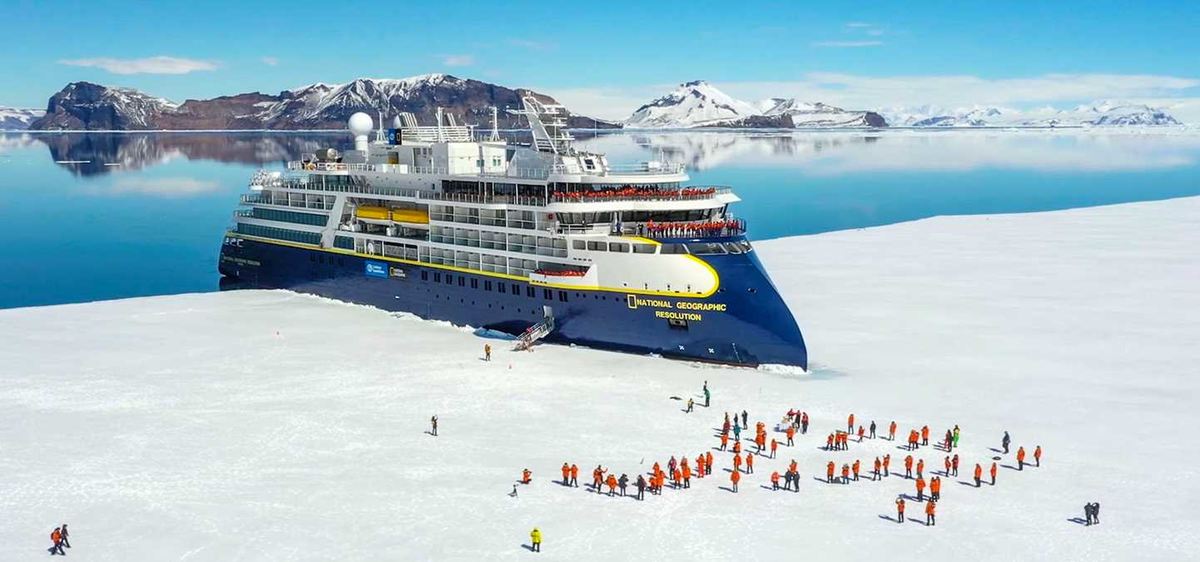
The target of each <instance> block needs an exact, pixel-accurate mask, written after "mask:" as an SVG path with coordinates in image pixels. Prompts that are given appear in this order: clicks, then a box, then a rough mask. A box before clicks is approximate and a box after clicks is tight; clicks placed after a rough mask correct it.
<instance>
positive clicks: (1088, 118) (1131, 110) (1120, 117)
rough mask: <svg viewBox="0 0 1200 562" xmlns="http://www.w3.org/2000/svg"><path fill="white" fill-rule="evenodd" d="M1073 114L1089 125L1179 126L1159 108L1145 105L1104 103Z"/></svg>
mask: <svg viewBox="0 0 1200 562" xmlns="http://www.w3.org/2000/svg"><path fill="white" fill-rule="evenodd" d="M1071 114H1072V115H1073V116H1076V118H1078V119H1080V120H1081V122H1083V123H1085V124H1088V125H1096V126H1103V125H1178V124H1179V121H1176V120H1175V118H1174V117H1171V116H1170V115H1169V114H1167V112H1166V111H1163V110H1162V109H1159V108H1154V107H1150V106H1148V105H1143V104H1123V103H1118V102H1113V101H1102V102H1098V103H1096V104H1093V105H1081V106H1078V107H1076V108H1075V109H1074V110H1073V111H1072V112H1071Z"/></svg>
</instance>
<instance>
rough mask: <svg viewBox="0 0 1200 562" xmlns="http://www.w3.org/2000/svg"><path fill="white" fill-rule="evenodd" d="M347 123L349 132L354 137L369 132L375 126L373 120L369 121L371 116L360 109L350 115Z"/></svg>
mask: <svg viewBox="0 0 1200 562" xmlns="http://www.w3.org/2000/svg"><path fill="white" fill-rule="evenodd" d="M349 125H350V132H351V133H354V136H356V137H361V136H363V135H365V134H367V133H370V132H371V130H372V129H374V128H375V122H374V121H371V116H370V115H367V114H366V113H363V112H361V111H360V112H358V113H355V114H354V115H351V116H350V123H349Z"/></svg>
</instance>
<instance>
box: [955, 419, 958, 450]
mask: <svg viewBox="0 0 1200 562" xmlns="http://www.w3.org/2000/svg"><path fill="white" fill-rule="evenodd" d="M954 448H955V449H957V448H958V424H955V425H954Z"/></svg>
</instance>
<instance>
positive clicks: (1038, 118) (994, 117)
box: [880, 101, 1179, 128]
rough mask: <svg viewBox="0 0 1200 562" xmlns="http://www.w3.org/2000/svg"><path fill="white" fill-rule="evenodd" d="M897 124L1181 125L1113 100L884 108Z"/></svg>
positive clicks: (1156, 112) (1159, 113)
mask: <svg viewBox="0 0 1200 562" xmlns="http://www.w3.org/2000/svg"><path fill="white" fill-rule="evenodd" d="M880 113H882V114H883V115H884V116H885V117H886V118H887V120H888V123H890V124H891V125H892V126H893V127H960V128H961V127H1104V126H1127V125H1139V126H1146V125H1152V126H1157V125H1178V124H1179V122H1178V121H1176V120H1175V118H1174V117H1171V116H1170V115H1169V114H1167V113H1166V112H1165V111H1163V110H1162V109H1157V108H1153V107H1150V106H1147V105H1142V104H1122V103H1117V102H1112V101H1103V102H1097V103H1094V104H1091V105H1081V106H1078V107H1075V108H1072V109H1067V110H1058V109H1054V108H1052V107H1043V108H1036V109H1027V110H1017V109H1010V108H1002V107H990V106H974V107H962V108H957V109H951V110H947V109H943V108H940V107H937V106H931V105H926V106H920V107H912V108H908V107H895V108H889V109H884V110H881V111H880Z"/></svg>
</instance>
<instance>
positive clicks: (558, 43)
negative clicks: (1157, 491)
mask: <svg viewBox="0 0 1200 562" xmlns="http://www.w3.org/2000/svg"><path fill="white" fill-rule="evenodd" d="M2 4H3V12H2V13H4V14H5V21H4V24H3V30H4V33H2V34H0V68H3V70H4V75H5V78H4V79H3V81H0V105H10V106H21V107H41V106H44V105H45V101H46V99H47V98H48V97H49V96H50V95H51V94H52V93H54V92H55V91H57V90H58V89H60V88H61V87H62V86H63V85H65V84H66V83H67V82H71V81H75V80H88V81H93V82H98V83H102V84H110V85H122V86H130V87H135V88H138V89H141V90H143V91H146V92H147V93H151V94H155V95H160V96H164V97H167V98H170V99H173V100H177V101H182V100H183V99H187V98H200V97H211V96H215V95H220V94H231V93H237V92H244V91H254V90H258V91H263V92H278V91H280V90H282V89H286V88H291V87H295V86H300V85H303V84H308V83H312V82H330V83H333V82H343V81H347V80H350V79H353V78H356V77H361V76H369V77H396V78H398V77H404V76H410V75H414V74H422V73H427V72H447V73H451V74H454V75H457V76H461V77H470V78H478V79H481V80H487V81H492V82H497V83H501V84H504V85H507V86H525V87H533V88H537V89H539V90H542V91H546V92H547V93H550V94H552V95H556V96H557V97H559V98H560V99H561V100H563V101H564V102H566V103H567V104H568V105H569V106H571V107H572V108H573V109H576V110H578V111H585V112H591V113H593V114H599V115H600V116H602V117H621V116H624V115H627V114H628V113H629V112H630V111H632V110H633V109H634V108H636V106H637V105H639V104H640V103H643V102H645V101H647V100H648V99H650V98H653V97H656V96H658V95H661V94H662V93H664V91H666V90H669V89H670V88H671V87H672V86H673V85H674V84H677V83H679V82H683V81H686V80H693V79H705V80H708V81H710V82H713V83H714V84H716V85H718V86H719V87H721V88H722V89H724V90H726V91H727V92H729V93H730V94H733V95H735V96H738V97H743V98H746V99H757V98H763V97H768V96H799V97H802V98H805V99H809V100H811V101H826V102H830V103H839V104H842V105H855V106H864V107H872V108H875V107H887V106H892V105H917V104H922V103H935V104H939V105H950V106H954V105H970V104H976V103H980V104H996V105H1008V106H1014V107H1021V106H1033V105H1055V106H1066V105H1072V104H1074V103H1082V102H1088V101H1092V100H1094V99H1101V98H1117V99H1127V100H1137V101H1150V102H1155V103H1158V104H1159V105H1168V106H1178V107H1179V110H1180V111H1184V112H1191V111H1197V112H1198V113H1200V104H1197V99H1200V37H1198V35H1200V34H1198V33H1197V30H1198V29H1200V2H1182V1H1180V2H1153V1H1151V2H1097V1H1074V0H1059V1H1054V2H920V3H916V2H852V3H851V2H813V3H799V2H794V3H793V2H786V3H785V2H778V3H776V2H761V1H760V2H747V3H731V2H703V1H692V2H662V3H648V2H625V1H619V0H606V1H604V2H562V3H553V5H552V7H550V5H548V4H546V3H537V2H513V3H503V2H501V3H496V2H489V3H473V2H457V1H451V0H440V1H437V2H420V3H418V2H409V1H392V2H361V3H359V2H337V1H335V2H329V1H326V2H319V3H309V2H300V1H296V0H292V1H288V2H273V1H259V2H221V1H216V2H207V3H201V2H115V1H112V2H95V1H92V2H72V1H65V2H55V3H52V4H51V3H45V2H27V1H24V0H17V1H14V0H2Z"/></svg>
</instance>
